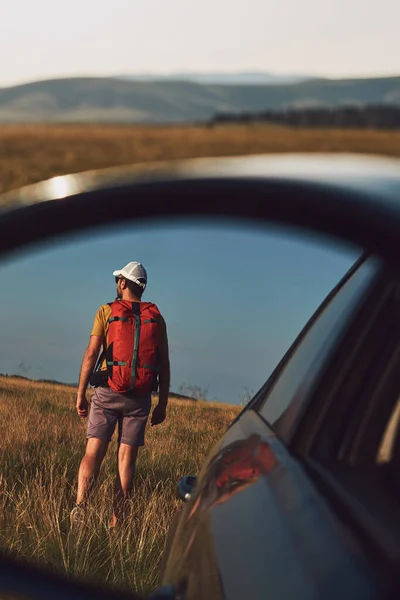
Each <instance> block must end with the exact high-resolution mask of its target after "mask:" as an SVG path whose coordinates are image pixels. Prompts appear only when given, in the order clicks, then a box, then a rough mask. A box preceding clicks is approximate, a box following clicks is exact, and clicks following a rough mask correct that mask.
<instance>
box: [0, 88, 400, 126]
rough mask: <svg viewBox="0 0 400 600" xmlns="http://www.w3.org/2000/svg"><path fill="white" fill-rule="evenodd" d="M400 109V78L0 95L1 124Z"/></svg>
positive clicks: (27, 91)
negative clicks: (330, 109) (322, 109)
mask: <svg viewBox="0 0 400 600" xmlns="http://www.w3.org/2000/svg"><path fill="white" fill-rule="evenodd" d="M381 103H384V104H397V105H399V104H400V77H386V78H374V79H348V80H329V79H310V80H307V81H303V82H300V83H293V84H287V83H286V84H281V85H278V84H276V85H245V84H241V85H226V84H225V85H224V84H219V85H215V84H205V83H196V82H192V81H183V80H182V81H173V80H170V79H168V78H167V79H164V80H159V81H129V80H124V79H117V78H71V79H54V80H48V81H38V82H34V83H29V84H24V85H18V86H13V87H8V88H2V89H0V122H2V123H7V122H14V123H22V122H109V123H117V122H121V123H122V122H127V123H185V122H205V121H208V120H209V119H210V118H211V117H212V116H213V115H214V114H215V113H222V112H230V113H237V112H242V111H249V112H250V111H260V110H267V109H269V110H273V109H278V108H286V107H291V108H302V107H311V106H340V105H343V104H353V105H354V104H355V105H360V104H361V105H365V104H381Z"/></svg>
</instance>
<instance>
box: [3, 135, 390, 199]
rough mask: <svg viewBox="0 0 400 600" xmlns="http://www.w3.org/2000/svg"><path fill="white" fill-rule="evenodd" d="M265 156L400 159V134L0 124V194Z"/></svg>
mask: <svg viewBox="0 0 400 600" xmlns="http://www.w3.org/2000/svg"><path fill="white" fill-rule="evenodd" d="M264 152H358V153H373V154H385V155H391V156H399V155H400V132H399V131H396V132H391V131H373V130H371V131H361V130H360V131H358V130H323V129H320V130H312V129H309V130H307V129H300V130H295V129H290V128H284V127H271V126H267V125H249V126H245V125H226V126H218V127H214V128H209V127H204V126H173V127H172V126H171V127H159V126H157V127H155V126H154V127H153V126H131V125H129V126H128V125H126V126H123V125H121V126H115V125H112V126H111V125H110V126H105V125H101V126H100V125H0V192H4V191H7V190H11V189H15V188H18V187H21V186H23V185H27V184H29V183H35V182H37V181H41V180H43V179H47V178H49V177H53V176H55V175H62V174H66V173H75V172H80V171H86V170H89V169H100V168H105V167H113V166H119V165H125V164H133V163H138V162H148V161H155V160H171V159H179V158H195V157H203V156H234V155H240V154H253V153H264Z"/></svg>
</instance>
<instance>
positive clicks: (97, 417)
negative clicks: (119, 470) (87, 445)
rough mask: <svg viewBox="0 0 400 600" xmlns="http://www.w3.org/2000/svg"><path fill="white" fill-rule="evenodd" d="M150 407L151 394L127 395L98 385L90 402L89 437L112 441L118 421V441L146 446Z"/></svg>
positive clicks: (130, 444)
mask: <svg viewBox="0 0 400 600" xmlns="http://www.w3.org/2000/svg"><path fill="white" fill-rule="evenodd" d="M150 409H151V394H148V395H145V396H128V395H126V394H119V393H118V392H114V390H111V389H110V388H106V387H97V388H96V389H95V391H94V394H93V397H92V401H91V404H90V412H89V420H88V429H87V437H88V438H98V439H100V440H106V441H107V442H109V441H111V438H112V436H113V433H114V431H115V426H116V425H117V423H118V442H121V443H122V444H129V446H144V432H145V429H146V424H147V419H148V417H149V413H150Z"/></svg>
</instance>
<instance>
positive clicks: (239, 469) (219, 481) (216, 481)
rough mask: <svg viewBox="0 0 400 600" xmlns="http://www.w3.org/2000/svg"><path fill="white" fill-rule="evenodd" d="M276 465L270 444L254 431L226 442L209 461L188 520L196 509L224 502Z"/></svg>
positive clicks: (207, 508)
mask: <svg viewBox="0 0 400 600" xmlns="http://www.w3.org/2000/svg"><path fill="white" fill-rule="evenodd" d="M277 465H278V460H277V458H276V456H275V454H274V453H273V452H272V450H271V447H270V445H269V444H268V443H267V442H264V441H262V440H261V437H260V436H259V435H257V434H253V435H251V436H250V437H248V438H247V439H245V440H237V441H235V442H233V443H232V444H229V445H228V446H226V447H225V448H223V449H222V450H221V451H220V452H219V453H218V454H217V455H216V456H215V457H214V459H213V460H212V461H211V463H210V465H209V467H208V469H207V475H206V476H205V477H204V479H203V481H202V482H201V485H200V487H199V489H198V490H197V493H196V500H195V502H194V505H193V507H192V510H191V511H190V513H189V516H188V521H189V519H191V518H192V516H193V515H194V514H195V512H196V511H198V510H200V511H203V510H209V509H210V508H211V507H213V506H215V505H217V504H221V503H222V502H226V501H227V500H229V498H231V497H232V496H233V495H234V494H237V493H238V492H240V491H242V490H243V489H245V488H247V487H249V486H250V485H252V484H253V483H255V482H256V481H257V479H258V478H259V476H260V475H268V474H270V473H271V472H272V471H273V470H274V469H275V468H276V466H277Z"/></svg>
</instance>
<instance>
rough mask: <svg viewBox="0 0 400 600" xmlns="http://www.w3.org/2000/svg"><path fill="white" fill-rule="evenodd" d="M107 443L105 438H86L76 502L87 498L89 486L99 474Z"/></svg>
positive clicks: (78, 502)
mask: <svg viewBox="0 0 400 600" xmlns="http://www.w3.org/2000/svg"><path fill="white" fill-rule="evenodd" d="M108 443H109V442H106V441H105V440H99V439H97V438H89V439H88V441H87V445H86V454H85V456H84V457H83V459H82V461H81V465H80V467H79V474H78V493H77V497H76V504H80V503H81V502H85V500H86V499H87V495H88V493H89V491H90V488H91V487H92V485H93V483H94V482H95V480H96V479H97V476H98V474H99V471H100V467H101V463H102V462H103V458H104V457H105V455H106V452H107V447H108Z"/></svg>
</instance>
